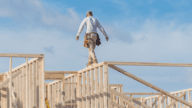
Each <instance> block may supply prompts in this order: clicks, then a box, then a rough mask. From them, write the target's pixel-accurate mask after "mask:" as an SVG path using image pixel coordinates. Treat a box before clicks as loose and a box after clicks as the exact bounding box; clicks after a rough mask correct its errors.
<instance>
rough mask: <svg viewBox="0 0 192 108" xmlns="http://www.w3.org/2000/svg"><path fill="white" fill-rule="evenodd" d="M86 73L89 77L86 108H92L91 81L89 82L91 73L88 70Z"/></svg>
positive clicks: (87, 77) (87, 78)
mask: <svg viewBox="0 0 192 108" xmlns="http://www.w3.org/2000/svg"><path fill="white" fill-rule="evenodd" d="M86 73H87V76H86V80H87V84H86V93H87V99H86V107H87V108H90V102H91V101H90V100H91V99H90V98H91V93H90V81H89V80H90V78H89V75H90V74H89V73H90V72H89V71H88V70H87V71H86Z"/></svg>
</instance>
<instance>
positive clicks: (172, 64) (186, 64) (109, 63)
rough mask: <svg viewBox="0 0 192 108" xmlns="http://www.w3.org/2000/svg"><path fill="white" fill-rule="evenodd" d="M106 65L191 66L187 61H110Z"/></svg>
mask: <svg viewBox="0 0 192 108" xmlns="http://www.w3.org/2000/svg"><path fill="white" fill-rule="evenodd" d="M107 64H108V65H131V66H171V67H192V64H189V63H150V62H110V61H107Z"/></svg>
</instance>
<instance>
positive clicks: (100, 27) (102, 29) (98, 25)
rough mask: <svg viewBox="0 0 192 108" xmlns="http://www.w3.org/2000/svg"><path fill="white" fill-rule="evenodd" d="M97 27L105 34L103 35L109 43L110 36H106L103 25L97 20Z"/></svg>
mask: <svg viewBox="0 0 192 108" xmlns="http://www.w3.org/2000/svg"><path fill="white" fill-rule="evenodd" d="M97 27H98V28H99V30H100V31H101V32H102V33H103V35H105V38H106V40H107V41H108V39H109V38H108V36H107V34H106V32H105V30H104V28H103V27H102V26H101V24H100V23H99V21H98V20H97Z"/></svg>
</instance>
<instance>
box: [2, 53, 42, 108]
mask: <svg viewBox="0 0 192 108" xmlns="http://www.w3.org/2000/svg"><path fill="white" fill-rule="evenodd" d="M0 57H10V68H9V71H7V72H5V73H3V74H1V78H2V80H1V84H0V93H1V95H0V106H1V108H33V107H36V108H45V104H44V103H45V102H44V100H45V94H44V81H45V80H44V54H0ZM13 57H22V58H26V63H24V64H22V65H20V66H18V67H16V68H13V69H12V58H13ZM28 58H33V59H31V60H29V61H28ZM12 103H14V104H12Z"/></svg>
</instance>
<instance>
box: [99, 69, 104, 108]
mask: <svg viewBox="0 0 192 108" xmlns="http://www.w3.org/2000/svg"><path fill="white" fill-rule="evenodd" d="M99 76H100V81H99V94H100V98H99V99H100V108H104V104H103V67H102V66H99Z"/></svg>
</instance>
